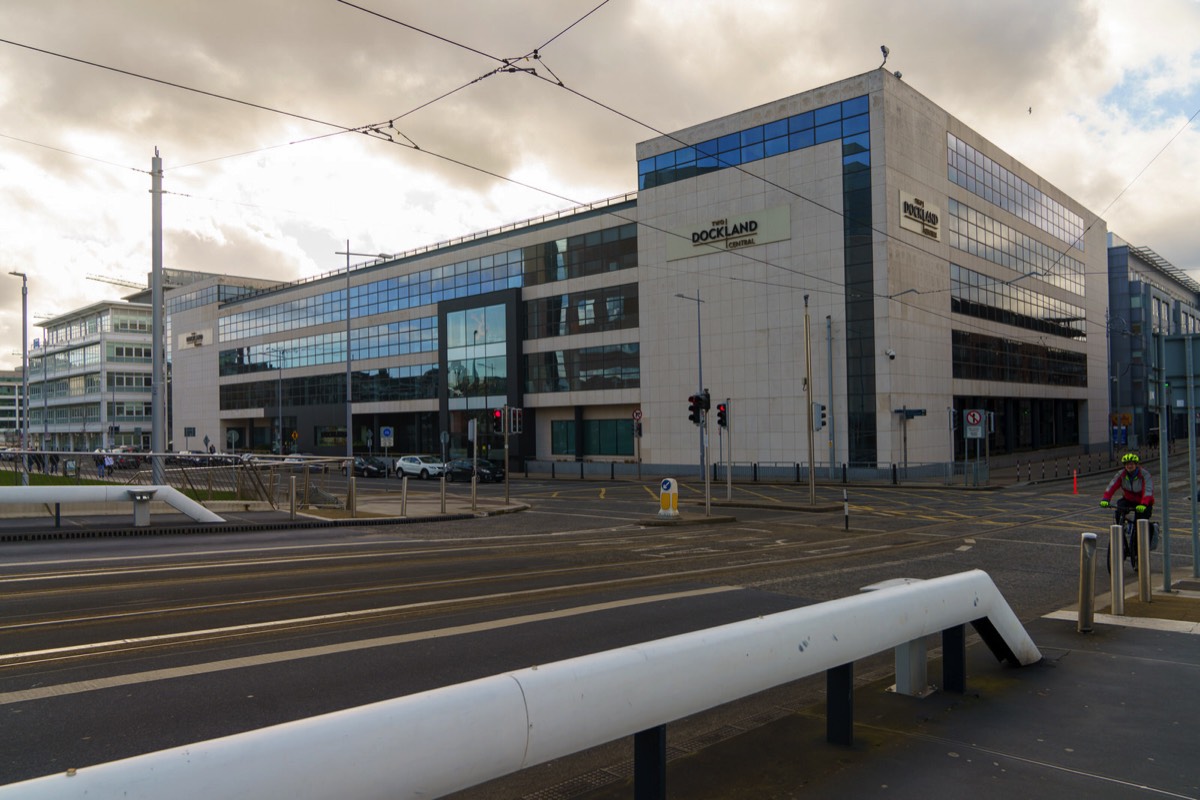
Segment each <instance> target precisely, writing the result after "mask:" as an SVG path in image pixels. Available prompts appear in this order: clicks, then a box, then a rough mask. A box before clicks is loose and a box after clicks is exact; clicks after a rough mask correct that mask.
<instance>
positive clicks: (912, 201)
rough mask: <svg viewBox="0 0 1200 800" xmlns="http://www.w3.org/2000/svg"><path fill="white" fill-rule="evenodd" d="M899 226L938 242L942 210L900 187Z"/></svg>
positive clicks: (940, 233)
mask: <svg viewBox="0 0 1200 800" xmlns="http://www.w3.org/2000/svg"><path fill="white" fill-rule="evenodd" d="M900 227H901V228H903V229H904V230H906V231H913V232H915V233H919V234H921V235H922V236H928V237H929V238H930V239H934V240H936V241H939V242H940V241H941V240H942V210H941V209H940V208H938V207H937V206H935V205H930V204H929V203H927V202H925V201H924V200H922V199H921V198H919V197H917V196H916V195H913V194H909V193H908V192H906V191H904V190H903V189H901V190H900Z"/></svg>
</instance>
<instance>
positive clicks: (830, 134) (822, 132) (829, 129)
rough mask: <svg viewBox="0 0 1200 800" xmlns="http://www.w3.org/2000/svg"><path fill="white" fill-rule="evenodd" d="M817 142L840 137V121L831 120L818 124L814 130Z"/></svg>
mask: <svg viewBox="0 0 1200 800" xmlns="http://www.w3.org/2000/svg"><path fill="white" fill-rule="evenodd" d="M816 136H817V144H820V143H821V142H832V141H833V140H834V139H840V138H842V123H840V122H832V123H830V124H828V125H819V126H817V130H816Z"/></svg>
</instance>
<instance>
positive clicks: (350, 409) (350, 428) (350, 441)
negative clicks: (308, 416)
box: [334, 239, 392, 462]
mask: <svg viewBox="0 0 1200 800" xmlns="http://www.w3.org/2000/svg"><path fill="white" fill-rule="evenodd" d="M334 255H335V256H345V257H346V458H347V459H350V460H351V462H353V460H354V438H353V437H354V406H353V393H352V392H351V381H352V380H353V377H352V375H353V370H352V369H351V366H350V358H351V346H350V333H351V328H350V256H359V257H362V258H379V259H384V260H386V259H389V258H391V257H392V256H391V254H390V253H376V254H374V255H372V254H371V253H352V252H350V240H349V239H347V240H346V249H345V250H343V251H340V252H336V253H334Z"/></svg>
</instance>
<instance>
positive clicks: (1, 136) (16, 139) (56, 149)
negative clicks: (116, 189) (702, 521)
mask: <svg viewBox="0 0 1200 800" xmlns="http://www.w3.org/2000/svg"><path fill="white" fill-rule="evenodd" d="M0 139H11V140H12V141H14V142H21V143H22V144H28V145H33V146H34V147H43V148H45V149H46V150H53V151H54V152H56V153H62V154H63V155H68V156H75V157H76V158H86V159H87V160H88V161H96V162H99V163H101V164H107V165H108V166H110V167H117V168H118V169H128V170H132V171H134V172H140V173H142V174H143V175H149V174H150V170H148V169H139V168H137V167H131V166H129V165H128V164H118V163H117V162H115V161H106V160H105V159H103V158H97V157H96V156H89V155H85V154H83V153H76V152H74V151H72V150H63V149H62V148H61V147H54V146H52V145H48V144H42V143H41V142H34V141H30V140H29V139H22V138H21V137H19V136H9V135H8V134H5V133H0Z"/></svg>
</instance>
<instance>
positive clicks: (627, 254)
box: [521, 222, 638, 286]
mask: <svg viewBox="0 0 1200 800" xmlns="http://www.w3.org/2000/svg"><path fill="white" fill-rule="evenodd" d="M637 242H638V240H637V223H634V222H630V223H627V224H625V225H618V226H616V227H614V228H604V229H603V230H598V231H592V232H590V233H582V234H579V235H578V236H570V237H568V238H566V239H554V240H553V241H549V242H543V243H542V244H540V245H534V246H532V247H526V248H524V249H523V250H522V251H521V256H522V261H523V264H522V266H523V274H524V276H525V277H524V285H525V286H536V285H539V284H543V283H555V282H557V281H565V280H570V279H572V278H583V277H586V276H588V275H599V274H601V273H604V272H617V271H618V270H623V269H633V268H634V267H636V266H637V265H638V253H637Z"/></svg>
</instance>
